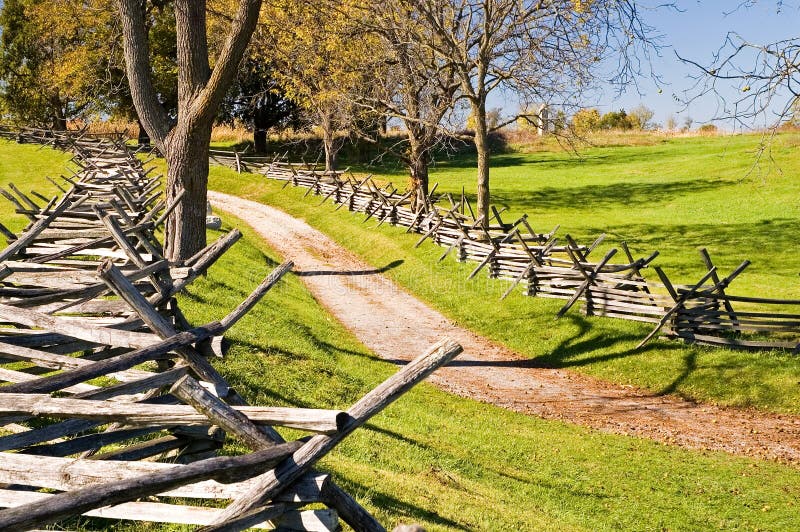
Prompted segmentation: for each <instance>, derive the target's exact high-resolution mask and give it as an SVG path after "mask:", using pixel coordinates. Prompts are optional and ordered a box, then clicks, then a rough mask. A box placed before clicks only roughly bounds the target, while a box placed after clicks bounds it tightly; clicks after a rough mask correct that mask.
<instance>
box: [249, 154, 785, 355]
mask: <svg viewBox="0 0 800 532" xmlns="http://www.w3.org/2000/svg"><path fill="white" fill-rule="evenodd" d="M249 168H250V170H251V171H257V172H259V173H262V174H264V175H265V176H266V177H268V178H270V179H276V180H280V181H284V182H285V183H286V185H289V184H291V185H294V186H298V187H304V188H306V189H307V192H306V195H307V196H308V195H310V194H314V195H316V196H318V197H321V198H322V201H321V202H320V205H321V204H323V203H325V202H328V201H330V202H331V203H334V204H337V207H336V208H337V209H340V208H343V207H346V208H347V209H348V210H350V211H355V212H360V213H364V214H365V215H366V216H365V219H364V221H367V220H370V219H374V220H376V221H377V223H378V225H381V224H383V223H390V224H393V225H398V226H402V227H406V228H407V229H406V231H407V232H415V233H419V234H421V235H422V236H421V238H420V240H419V242H418V243H417V245H418V246H419V245H420V244H422V242H424V241H425V240H431V241H433V242H435V243H437V244H439V245H440V246H442V247H444V248H445V250H444V253H443V254H442V256H441V258H440V260H443V259H444V258H445V257H447V256H448V255H450V254H452V255H454V256H455V257H456V259H457V260H459V261H472V262H476V263H477V266H476V267H475V268H474V269H473V271H472V272H471V273H470V274H469V278H470V279H471V278H473V277H475V275H477V274H478V273H479V272H480V271H481V270H486V271H487V272H488V275H489V276H490V277H492V278H497V279H503V280H506V281H509V282H510V285H509V287H508V289H507V290H506V291H505V293H504V294H503V296H502V297H503V298H505V297H506V296H507V295H508V294H509V293H511V291H513V290H514V289H515V287H517V286H522V287H523V291H524V293H525V294H527V295H530V296H538V297H549V298H557V299H562V300H566V303H565V304H564V306H563V307H562V308H561V309H560V310H559V312H558V314H557V316H558V317H561V316H563V315H564V314H565V313H566V312H568V311H569V310H570V309H571V308H572V307H573V306H574V305H575V304H576V303H577V302H580V303H581V308H582V310H583V312H584V313H585V314H587V315H591V316H606V317H612V318H621V319H627V320H634V321H640V322H645V323H651V324H654V325H655V328H654V329H653V330H652V332H651V333H650V334H649V335H648V336H647V337H646V338H645V340H643V341H642V343H641V344H640V346H642V345H644V343H646V342H647V341H649V340H650V339H651V338H653V337H654V336H656V335H658V334H661V335H663V336H666V337H669V338H676V339H681V340H684V341H687V342H692V343H699V344H706V345H714V346H725V347H729V348H733V349H746V350H772V349H791V350H792V351H794V352H797V351H798V349H800V301H798V300H788V299H787V300H784V299H768V298H754V297H744V296H734V295H731V294H728V293H727V288H728V285H729V284H730V283H731V282H732V281H733V280H734V279H735V278H736V277H737V276H738V275H739V274H741V273H742V271H744V269H746V268H747V266H748V265H749V264H750V263H749V262H748V261H745V262H743V263H742V264H741V265H740V266H739V267H738V268H736V269H735V270H734V271H733V272H731V273H730V274H729V275H727V276H724V275H723V274H722V273H721V272H718V271H717V268H716V266H715V265H714V264H713V262H712V260H711V257H710V256H709V254H708V252H707V251H706V250H701V259H702V260H703V261H704V265H705V267H706V274H705V275H703V276H702V278H701V279H700V280H699V281H698V282H697V283H695V284H693V285H677V284H673V283H672V282H670V280H669V278H668V277H667V275H666V274H665V273H664V271H663V270H662V269H661V268H659V267H657V266H654V265H653V264H652V263H653V261H654V260H655V258H656V257H657V256H658V252H657V251H654V252H652V253H650V254H649V255H647V256H643V257H636V256H634V254H633V253H632V251H631V250H630V249H629V247H628V246H627V245H626V243H624V242H623V243H621V244H620V246H619V247H618V248H613V249H611V250H610V251H608V252H607V253H605V254H604V255H603V256H602V257H601V256H599V255H597V251H596V250H597V248H598V246H599V244H600V243H601V242H602V241H603V239H604V235H601V236H600V237H599V238H597V239H596V240H595V241H594V242H591V243H578V242H576V241H575V240H574V239H572V238H571V237H570V236H569V235H565V236H564V237H563V239H561V238H558V237H557V236H556V233H557V231H558V227H556V228H554V229H553V230H551V231H549V232H538V231H536V230H535V229H534V228H533V227H532V224H531V222H530V220H529V219H528V217H527V215H523V216H521V217H520V218H518V219H516V220H514V221H509V220H504V219H503V218H502V214H503V211H501V210H498V209H496V208H495V207H492V208H491V215H490V217H489V220H487V221H484V220H483V219H482V218H476V216H475V212H474V210H473V208H472V206H471V205H470V203H469V201H468V200H467V198H466V196H465V194H464V193H463V192H462V194H461V197H460V198H454V197H453V196H452V195H451V194H436V187H435V186H434V187H433V190H432V191H431V193H430V194H429V195H428V197H422V198H414V197H412V196H411V193H409V192H403V191H401V190H398V189H397V188H396V187H394V186H393V185H392V184H391V183H389V184H385V185H384V184H378V183H377V182H376V181H375V180H373V179H372V178H371V177H370V176H367V177H356V176H355V175H353V174H352V173H351V172H349V171H347V170H345V171H343V172H325V171H321V170H318V169H317V168H316V167H315V165H312V164H306V163H300V164H297V163H294V164H292V163H288V162H286V161H284V160H282V159H280V158H276V159H275V160H273V161H272V162H270V163H255V162H252V163H250V165H249ZM286 185H284V186H286ZM620 257H621V258H622V260H621V261H620V260H619V258H620ZM651 266H653V270H655V271H656V273H657V277H658V280H653V279H652V278H650V279H648V278H645V276H644V272H645V271H646V270H647V269H648V268H650V267H651Z"/></svg>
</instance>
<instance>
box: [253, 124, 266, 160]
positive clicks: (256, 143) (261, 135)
mask: <svg viewBox="0 0 800 532" xmlns="http://www.w3.org/2000/svg"><path fill="white" fill-rule="evenodd" d="M253 148H254V149H255V150H256V153H267V130H266V129H264V128H261V127H258V126H255V128H254V129H253Z"/></svg>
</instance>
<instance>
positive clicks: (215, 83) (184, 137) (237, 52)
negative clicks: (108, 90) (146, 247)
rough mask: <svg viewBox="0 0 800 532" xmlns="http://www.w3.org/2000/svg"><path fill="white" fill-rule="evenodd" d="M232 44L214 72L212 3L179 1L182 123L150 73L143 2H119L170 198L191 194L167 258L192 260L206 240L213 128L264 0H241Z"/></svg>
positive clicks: (129, 64)
mask: <svg viewBox="0 0 800 532" xmlns="http://www.w3.org/2000/svg"><path fill="white" fill-rule="evenodd" d="M237 4H238V8H237V11H236V15H235V17H234V18H233V20H232V21H231V26H230V30H229V32H228V35H227V37H226V39H225V42H224V44H223V46H222V48H221V50H220V51H219V53H218V54H217V60H216V63H215V65H214V69H213V70H212V69H211V68H210V65H209V61H208V42H207V39H206V29H207V28H206V2H205V1H204V0H176V2H175V24H176V37H177V38H176V49H177V60H178V123H177V125H173V124H172V123H171V122H172V121H171V120H170V117H169V116H168V115H167V113H166V112H165V111H164V108H163V107H162V106H161V104H160V103H159V98H158V91H157V90H156V88H155V86H154V84H153V79H152V77H151V72H152V68H151V65H150V57H149V55H150V54H149V44H148V39H147V24H146V23H145V11H144V9H143V3H142V2H141V1H140V0H117V5H118V8H119V13H120V19H121V21H122V36H123V49H124V52H125V67H126V73H127V75H128V83H129V84H130V88H131V98H132V99H133V104H134V106H135V107H136V113H137V115H138V116H139V119H140V120H141V123H142V125H143V126H144V127H145V129H146V130H147V132H148V134H149V135H150V138H151V139H153V142H154V143H155V145H156V147H157V148H158V149H159V150H161V152H162V153H163V154H164V157H165V158H166V159H167V199H168V200H172V199H173V198H175V197H176V196H177V195H178V194H179V193H180V192H181V190H184V189H185V190H186V194H185V195H184V196H183V199H182V200H181V203H180V206H179V207H178V208H177V209H176V210H175V211H173V213H172V214H171V215H170V217H169V219H168V221H167V227H166V236H165V240H166V242H165V253H166V256H167V258H168V259H170V260H172V261H179V260H183V259H187V258H189V257H191V256H192V255H194V254H195V253H196V252H197V251H199V250H200V249H201V248H202V247H203V246H204V245H205V242H206V232H205V220H206V216H205V213H206V191H207V188H208V146H209V142H210V141H211V125H212V123H213V120H214V115H215V114H216V112H217V109H218V108H219V105H220V102H221V101H222V98H223V97H224V95H225V93H226V92H227V90H228V88H229V87H230V85H231V82H232V81H233V78H234V75H235V74H236V69H237V68H238V66H239V62H240V61H241V59H242V55H243V54H244V51H245V48H246V47H247V43H248V42H249V40H250V36H251V35H252V34H253V30H254V29H255V26H256V22H257V20H258V13H259V10H260V9H261V0H239V1H238V2H237Z"/></svg>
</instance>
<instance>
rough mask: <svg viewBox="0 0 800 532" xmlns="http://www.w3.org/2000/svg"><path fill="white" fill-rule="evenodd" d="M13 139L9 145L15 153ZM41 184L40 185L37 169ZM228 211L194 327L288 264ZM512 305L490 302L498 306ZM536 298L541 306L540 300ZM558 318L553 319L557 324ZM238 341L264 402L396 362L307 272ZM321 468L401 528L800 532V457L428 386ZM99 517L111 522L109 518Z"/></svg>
mask: <svg viewBox="0 0 800 532" xmlns="http://www.w3.org/2000/svg"><path fill="white" fill-rule="evenodd" d="M13 148H14V147H13V146H4V145H3V144H2V143H0V149H5V150H7V151H6V152H4V155H5V154H7V153H13V152H14V150H13ZM43 153H45V152H44V151H43V152H39V153H38V154H37V155H36V156H37V157H42V156H43V155H42V154H43ZM17 156H19V155H17ZM52 157H53V159H52V161H51V162H52V163H53V165H54V167H53V168H52V169H51V170H49V171H51V172H57V171H58V167H57V157H56V156H52ZM3 160H4V159H3ZM43 164H44V162H43ZM215 176H216V177H215V178H214V179H215V185H217V186H218V185H219V184H220V183H219V180H222V179H228V180H230V181H231V182H236V183H238V185H237V186H244V187H253V189H252V190H251V191H250V192H251V193H252V194H254V195H256V196H257V197H262V196H263V197H272V198H273V199H274V200H276V201H279V203H280V200H281V199H282V198H283V200H284V203H286V205H284V206H285V207H286V208H289V207H292V208H294V209H300V208H301V207H302V206H304V205H312V204H313V203H311V202H308V201H304V200H302V199H301V198H300V197H299V195H300V193H299V191H296V190H287V191H286V192H284V193H280V192H279V191H278V190H277V187H272V185H271V184H270V185H269V186H267V188H266V189H265V188H263V187H265V186H266V185H264V184H263V183H260V182H256V181H255V180H252V181H250V182H249V184H248V181H246V180H245V178H241V179H240V178H238V177H237V176H235V175H233V174H225V175H224V176H223V175H222V174H221V173H220V172H218V171H217V170H215ZM16 179H17V178H15V180H16ZM248 179H249V178H248ZM0 180H1V181H2V182H3V183H5V182H7V181H8V176H7V175H6V174H4V173H2V172H0ZM26 183H27V184H28V185H30V186H32V187H34V188H37V189H40V187H39V184H38V183H37V182H36V181H35V179H34V178H33V177H31V180H30V181H26ZM18 184H19V185H21V184H22V180H21V179H20V180H19V182H18ZM328 211H329V209H322V210H320V211H319V212H328ZM326 216H327V215H326ZM336 216H337V217H334V218H322V219H321V221H319V220H318V221H317V222H316V223H322V222H328V223H335V224H336V225H337V227H340V228H343V229H345V230H349V231H353V233H352V235H351V236H352V237H361V238H364V239H367V241H366V242H363V244H362V245H363V247H369V245H370V243H372V245H374V246H381V245H390V244H392V243H394V246H395V247H390V248H389V249H387V250H386V254H387V256H394V257H395V258H396V257H397V256H399V255H398V253H400V252H404V253H405V252H406V251H405V248H406V247H407V246H406V242H405V240H404V238H403V237H399V236H398V234H397V233H398V231H397V230H394V229H391V228H389V229H385V230H384V229H382V230H381V231H379V232H373V231H371V230H367V229H364V230H363V232H358V231H356V229H360V228H361V227H362V226H360V225H358V223H357V221H354V220H355V219H354V218H352V216H351V215H349V214H347V213H336ZM7 219H8V216H7V211H3V212H2V213H0V220H2V221H3V223H5V222H6V220H7ZM225 222H226V225H236V226H239V227H242V228H243V230H244V233H245V238H244V239H243V241H241V242H239V243H238V244H237V245H236V246H234V247H233V248H232V250H231V251H230V252H229V253H228V254H226V255H225V256H224V257H223V258H222V259H221V261H220V262H219V263H218V264H216V265H215V266H214V268H212V270H211V271H210V273H209V275H208V276H207V277H205V278H202V279H199V280H198V281H197V282H196V283H195V284H194V285H193V286H192V288H191V290H190V292H189V293H188V294H186V295H185V296H183V297H182V298H181V307H182V308H183V309H184V311H185V312H186V314H187V315H188V317H189V318H190V319H191V320H192V321H193V322H195V323H201V322H207V321H210V320H212V319H216V318H218V317H219V316H221V315H223V314H225V313H226V312H227V311H228V310H229V309H231V308H233V307H234V306H235V305H236V304H238V303H239V302H240V301H241V300H242V299H243V298H244V297H246V295H247V294H248V293H249V291H250V290H252V289H253V288H254V287H255V286H256V285H257V284H258V283H259V282H260V280H261V279H262V278H263V277H264V276H265V275H266V274H267V273H268V272H269V271H270V269H271V268H272V267H274V265H275V264H276V263H277V262H278V261H279V260H280V257H277V256H276V255H275V254H274V253H273V252H272V251H270V250H269V249H268V248H267V247H266V246H265V245H264V244H263V242H261V241H260V240H259V239H258V238H257V237H256V236H255V235H254V233H253V232H252V231H251V230H249V229H248V228H247V227H246V226H245V225H244V223H243V222H241V221H238V220H234V219H231V218H228V217H226V218H225ZM348 228H349V229H348ZM370 235H373V236H372V237H370ZM216 236H217V234H214V233H212V234H211V235H210V237H211V238H215V237H216ZM370 239H371V240H370ZM409 241H413V239H409ZM362 253H364V251H363V250H362ZM417 253H418V255H415V254H411V255H408V256H407V257H406V256H403V258H404V260H406V263H404V265H403V266H402V267H400V268H398V269H397V271H401V272H405V273H404V275H407V276H408V275H409V271H412V270H409V269H407V267H406V265H407V264H409V263H411V265H412V266H414V267H415V268H416V267H420V268H421V267H425V265H426V264H430V265H432V266H431V268H432V269H431V270H430V273H431V275H437V276H441V277H440V279H443V280H444V281H442V282H447V280H448V279H452V281H453V282H454V283H456V282H457V283H458V285H454V286H452V287H451V288H452V289H453V290H454V291H457V289H460V288H461V287H462V285H463V284H464V281H463V277H464V276H463V275H461V273H463V271H462V270H463V267H462V266H460V265H458V264H454V263H451V262H447V263H444V264H442V265H437V264H436V263H435V261H434V257H435V256H436V255H438V253H440V250H438V249H436V248H434V247H432V246H430V247H425V248H423V249H422V250H420V251H418V252H417ZM376 260H377V261H378V262H381V261H382V260H383V259H382V258H381V257H378V258H377V259H376ZM423 271H425V272H426V273H428V271H427V270H423ZM432 286H433V285H432ZM465 286H467V287H470V289H471V290H473V291H472V292H469V294H471V297H473V298H477V297H480V295H481V293H482V292H481V290H483V291H485V293H488V292H490V291H495V290H499V288H497V287H496V285H495V284H494V283H490V282H479V283H475V284H469V285H465ZM471 287H477V288H471ZM476 290H477V291H476ZM433 291H435V290H433ZM522 303H524V305H522V306H518V307H517V308H523V306H528V305H530V304H532V303H536V300H528V299H522V298H519V300H518V301H517V302H516V303H514V305H521V304H522ZM506 306H508V305H505V306H502V305H494V303H490V304H489V307H491V308H492V309H495V310H497V309H502V308H505V307H506ZM511 308H513V307H511ZM526 308H528V310H527V311H526V313H528V314H530V315H531V316H533V315H535V314H537V313H538V312H539V310H541V309H539V310H536V309H531V308H529V307H526ZM473 310H474V311H475V312H476V315H478V314H479V312H478V311H479V309H475V308H473ZM548 310H552V309H548ZM480 312H483V311H482V310H480ZM528 314H526V317H527V316H528ZM549 316H550V318H549V319H550V321H547V322H546V323H547V327H546V328H547V329H553V326H552V321H551V320H552V317H551V316H552V313H550V314H549ZM498 319H500V318H498ZM526 321H527V318H526ZM543 323H544V322H543ZM565 323H567V322H565ZM611 323H616V322H612V321H611V320H600V321H599V325H598V324H595V322H594V320H593V321H592V323H591V325H589V326H588V327H589V328H590V329H591V330H592V331H593V332H592V333H591V334H601V333H602V332H603V331H602V330H600V331H598V328H599V327H600V328H603V327H606V325H604V324H611ZM563 326H564V327H566V326H567V325H563ZM572 326H573V324H572V323H571V322H570V324H569V327H572ZM574 326H576V327H579V328H580V324H574ZM559 327H562V325H559ZM512 332H513V331H509V334H511V333H512ZM612 332H613V330H612ZM540 334H544V332H541V331H540ZM586 334H588V333H586ZM229 337H230V339H231V340H232V342H233V347H232V349H231V352H230V353H229V355H228V357H227V358H226V359H225V360H224V361H216V364H217V366H218V368H219V369H220V371H222V372H223V373H224V374H225V376H226V378H227V379H228V380H229V382H230V383H231V384H232V385H234V386H235V387H236V388H237V389H238V390H239V391H240V392H241V393H242V394H244V395H245V396H246V397H247V398H248V400H250V401H251V402H254V403H258V404H264V405H296V406H314V407H322V408H325V407H346V406H348V405H350V404H352V403H353V402H355V401H356V400H357V399H358V398H359V397H360V396H362V395H363V394H364V393H366V392H367V391H368V390H370V389H371V388H372V387H374V386H375V385H377V384H378V383H379V382H381V381H382V380H383V379H385V378H386V377H388V376H389V375H391V374H392V373H393V372H394V371H395V369H396V368H395V367H394V366H393V365H392V364H389V363H387V362H384V361H381V360H378V359H376V357H375V356H374V355H372V354H371V353H370V352H369V351H368V350H366V348H364V347H363V346H362V345H361V344H359V343H358V342H357V341H356V340H355V339H354V338H353V337H352V336H351V335H350V334H349V333H348V332H347V331H346V330H344V329H343V328H342V326H341V325H340V324H338V322H336V321H335V320H334V319H333V318H332V317H331V316H330V315H329V314H328V313H327V312H326V311H325V310H324V309H323V308H322V307H320V306H319V305H318V303H317V302H316V301H315V300H314V298H313V297H312V296H311V295H310V294H309V293H308V291H307V290H306V289H305V288H304V286H303V284H302V283H301V282H300V280H299V278H297V277H295V276H287V277H286V278H285V280H284V281H283V282H282V283H281V284H280V285H279V286H278V287H276V288H275V289H274V290H273V291H271V292H270V293H269V294H268V295H267V296H266V298H265V299H264V300H263V301H262V302H261V303H260V304H259V305H257V306H256V307H255V309H254V310H253V311H252V312H251V313H250V314H248V315H247V316H246V317H245V318H244V319H243V320H242V321H241V322H240V323H238V324H237V325H236V326H235V327H234V328H233V329H232V330H231V331H230V333H229ZM581 341H587V340H585V339H584V340H581ZM587 349H588V348H587ZM659 349H661V348H659ZM576 352H578V349H577V346H576ZM671 354H672V355H675V354H676V353H671ZM762 370H764V371H765V372H766V371H767V369H766V368H762ZM289 435H291V434H290V433H288V432H287V436H289ZM236 450H237V449H236V448H229V449H228V451H230V452H235V451H236ZM321 467H322V468H323V469H325V470H327V471H330V472H331V473H332V474H333V476H334V478H335V479H336V481H337V482H339V483H340V484H341V485H342V486H343V487H344V488H345V489H347V490H348V491H350V492H351V493H352V494H354V496H356V497H357V499H358V500H359V501H360V502H361V503H362V504H364V505H365V506H366V507H367V508H368V509H369V510H371V511H372V512H374V513H375V514H376V516H377V517H378V518H379V519H380V520H381V521H382V522H383V523H384V524H386V525H388V526H389V527H392V526H394V525H395V524H397V523H400V522H421V523H422V524H424V525H425V526H426V527H427V528H428V529H429V530H492V531H497V530H508V531H517V530H618V529H628V530H699V529H709V528H720V529H742V530H754V529H759V530H793V529H796V528H797V504H798V502H797V501H798V500H800V471H799V470H798V469H796V468H791V467H787V466H783V465H780V464H775V463H771V462H764V461H759V460H751V459H742V458H733V457H731V456H728V455H725V454H722V453H703V452H691V451H686V450H681V449H676V448H674V447H671V446H667V445H662V444H658V443H654V442H651V441H648V440H642V439H637V438H630V437H623V436H614V435H608V434H604V433H601V432H597V431H592V430H588V429H585V428H581V427H576V426H573V425H568V424H565V423H560V422H553V421H543V420H540V419H536V418H532V417H528V416H524V415H520V414H515V413H512V412H508V411H505V410H503V409H500V408H496V407H492V406H489V405H484V404H481V403H478V402H475V401H470V400H464V399H461V398H458V397H455V396H452V395H450V394H447V393H444V392H442V391H439V390H437V389H436V388H434V387H433V386H431V385H428V384H425V383H423V384H422V385H420V386H418V387H416V388H414V389H413V390H412V391H411V392H410V393H408V394H406V395H405V396H404V397H403V398H402V399H400V400H399V401H398V402H397V403H395V404H393V405H392V406H391V407H389V408H388V409H387V410H386V411H385V412H384V413H382V414H380V415H378V416H377V417H376V418H374V419H373V421H372V422H371V423H370V424H368V425H367V426H366V427H365V428H363V429H361V430H359V431H356V433H354V434H353V435H352V436H351V437H349V438H347V439H346V440H345V442H344V443H343V444H342V445H340V446H339V447H338V448H337V449H335V450H334V451H333V452H332V453H331V454H330V455H329V456H328V457H327V458H326V460H325V461H324V462H323V463H322V464H321ZM90 524H91V525H92V528H96V527H97V526H99V521H92V522H91V523H90ZM128 529H130V530H135V529H140V527H138V526H134V527H128Z"/></svg>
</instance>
